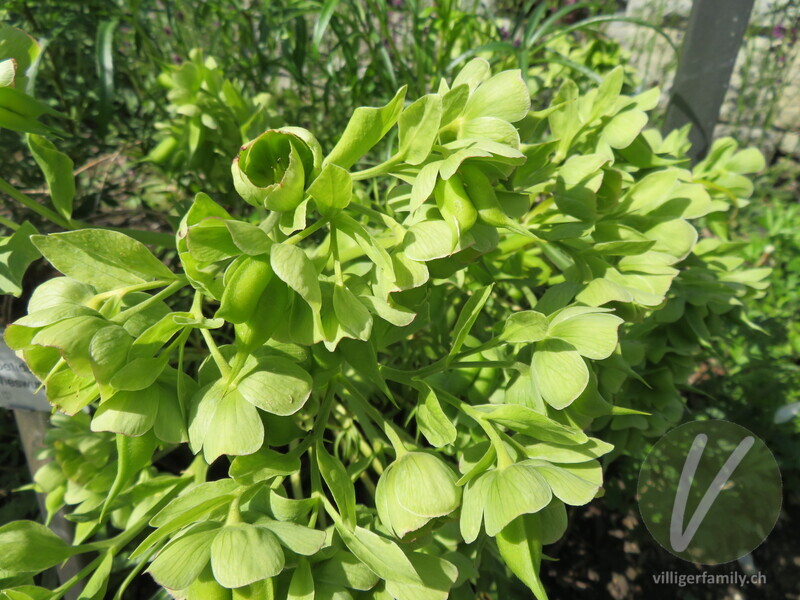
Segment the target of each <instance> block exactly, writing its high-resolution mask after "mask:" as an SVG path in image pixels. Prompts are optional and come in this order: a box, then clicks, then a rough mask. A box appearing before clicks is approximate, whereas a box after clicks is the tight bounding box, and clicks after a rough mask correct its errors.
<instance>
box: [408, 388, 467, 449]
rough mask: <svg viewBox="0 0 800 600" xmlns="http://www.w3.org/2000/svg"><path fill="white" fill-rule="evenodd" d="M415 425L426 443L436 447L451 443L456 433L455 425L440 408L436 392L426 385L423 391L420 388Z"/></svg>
mask: <svg viewBox="0 0 800 600" xmlns="http://www.w3.org/2000/svg"><path fill="white" fill-rule="evenodd" d="M417 426H418V427H419V430H420V432H421V433H422V435H424V436H425V439H426V440H428V443H429V444H430V445H431V446H434V447H436V448H441V447H442V446H447V445H449V444H452V443H453V442H454V441H455V439H456V435H457V433H458V432H457V431H456V428H455V425H453V423H452V422H451V421H450V419H449V418H448V417H447V415H446V414H445V413H444V411H443V410H442V406H441V404H440V403H439V398H438V397H437V396H436V393H435V392H434V391H433V389H432V388H431V387H430V386H428V385H425V391H422V390H420V394H419V402H418V404H417Z"/></svg>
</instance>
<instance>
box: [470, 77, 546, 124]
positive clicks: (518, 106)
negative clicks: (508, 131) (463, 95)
mask: <svg viewBox="0 0 800 600" xmlns="http://www.w3.org/2000/svg"><path fill="white" fill-rule="evenodd" d="M454 83H455V82H454ZM530 107H531V95H530V92H529V91H528V86H527V85H525V82H524V81H523V80H522V74H521V72H520V71H518V70H514V71H502V72H500V73H498V74H496V75H494V76H492V77H491V78H489V79H488V80H487V81H484V82H483V83H481V84H480V85H479V86H478V87H477V89H476V90H475V91H474V92H472V94H471V95H470V97H469V100H467V105H466V107H464V114H463V115H462V117H463V118H464V119H465V120H468V119H475V118H477V117H497V118H498V119H502V120H503V121H508V122H509V123H514V122H516V121H519V120H521V119H523V118H524V117H525V116H526V115H527V114H528V111H529V110H530Z"/></svg>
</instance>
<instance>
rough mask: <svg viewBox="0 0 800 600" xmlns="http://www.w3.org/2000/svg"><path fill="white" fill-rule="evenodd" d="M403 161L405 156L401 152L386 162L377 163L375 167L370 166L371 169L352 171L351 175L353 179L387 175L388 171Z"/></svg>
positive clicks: (358, 179) (359, 179)
mask: <svg viewBox="0 0 800 600" xmlns="http://www.w3.org/2000/svg"><path fill="white" fill-rule="evenodd" d="M401 162H403V157H402V156H400V155H399V154H395V155H394V156H392V157H391V158H389V159H388V160H386V161H385V162H382V163H381V164H379V165H375V166H374V167H370V168H369V169H364V170H363V171H356V172H355V173H352V175H351V177H352V178H353V181H361V180H363V179H369V178H371V177H377V176H379V175H385V174H386V173H389V172H391V170H392V169H394V168H395V167H396V166H397V165H399V164H400V163H401Z"/></svg>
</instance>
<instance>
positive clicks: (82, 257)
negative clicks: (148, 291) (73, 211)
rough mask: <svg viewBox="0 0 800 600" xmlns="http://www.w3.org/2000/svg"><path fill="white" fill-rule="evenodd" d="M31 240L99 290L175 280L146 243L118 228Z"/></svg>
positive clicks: (66, 270)
mask: <svg viewBox="0 0 800 600" xmlns="http://www.w3.org/2000/svg"><path fill="white" fill-rule="evenodd" d="M31 241H33V243H34V244H35V245H36V247H37V248H38V249H39V252H41V253H42V254H43V255H44V257H45V258H46V259H47V260H48V261H49V262H50V264H51V265H53V266H54V267H55V268H56V269H58V270H59V271H60V272H61V273H63V274H64V275H66V276H68V277H72V278H73V279H77V280H78V281H82V282H84V283H88V284H89V285H93V286H94V287H95V288H97V290H98V291H106V290H114V289H117V288H120V287H125V286H130V285H136V284H139V283H145V282H147V281H154V280H159V279H164V280H169V281H171V280H173V279H175V275H174V274H173V273H172V272H171V271H170V270H169V269H168V268H167V267H166V266H164V263H162V262H161V261H160V260H158V259H157V258H156V257H155V256H153V255H152V253H151V252H150V251H149V250H148V249H147V248H146V247H145V245H144V244H142V243H141V242H137V241H136V240H134V239H133V238H130V237H128V236H127V235H125V234H122V233H118V232H116V231H108V230H105V229H80V230H78V231H68V232H65V233H51V234H50V235H36V236H32V237H31Z"/></svg>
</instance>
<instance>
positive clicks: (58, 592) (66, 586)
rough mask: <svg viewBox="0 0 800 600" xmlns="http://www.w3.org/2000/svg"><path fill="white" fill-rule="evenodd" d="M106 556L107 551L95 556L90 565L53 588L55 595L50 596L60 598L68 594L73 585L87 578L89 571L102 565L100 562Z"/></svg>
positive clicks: (53, 599)
mask: <svg viewBox="0 0 800 600" xmlns="http://www.w3.org/2000/svg"><path fill="white" fill-rule="evenodd" d="M104 558H105V553H101V554H100V555H99V556H98V557H97V558H95V559H94V560H93V561H92V562H90V563H89V564H88V565H86V566H85V567H83V568H82V569H81V570H80V571H78V572H77V573H75V575H73V576H72V577H70V578H69V579H68V580H67V581H65V582H64V583H63V584H61V585H60V586H58V587H57V588H56V589H54V590H53V595H52V596H50V600H59V598H61V597H62V596H63V595H64V594H66V593H67V592H68V591H69V590H70V589H72V587H73V586H74V585H75V584H76V583H78V582H79V581H80V580H81V579H83V578H85V577H86V576H87V575H89V573H91V572H92V571H94V570H95V569H97V567H99V566H100V563H101V562H103V559H104Z"/></svg>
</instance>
